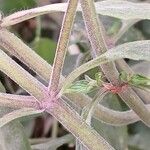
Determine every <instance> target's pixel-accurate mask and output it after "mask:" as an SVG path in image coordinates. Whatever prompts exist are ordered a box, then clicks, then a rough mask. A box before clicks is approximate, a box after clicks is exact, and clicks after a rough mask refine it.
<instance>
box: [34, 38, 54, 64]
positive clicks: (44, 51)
mask: <svg viewBox="0 0 150 150" xmlns="http://www.w3.org/2000/svg"><path fill="white" fill-rule="evenodd" d="M31 46H32V48H33V49H34V50H35V52H36V53H37V54H39V55H40V56H41V57H42V58H43V59H45V60H46V61H47V62H48V63H50V64H52V63H53V60H54V56H55V49H56V43H55V42H54V41H52V40H50V39H48V38H40V39H39V40H35V41H34V42H33V43H31Z"/></svg>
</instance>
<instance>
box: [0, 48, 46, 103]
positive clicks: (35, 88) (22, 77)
mask: <svg viewBox="0 0 150 150" xmlns="http://www.w3.org/2000/svg"><path fill="white" fill-rule="evenodd" d="M0 58H1V59H0V70H1V71H2V72H4V73H5V74H6V75H8V76H9V77H10V78H11V79H12V80H14V81H15V82H16V83H17V84H19V85H20V86H21V87H22V88H23V89H25V90H26V91H27V92H29V93H32V95H33V96H34V97H36V98H37V100H39V101H41V100H44V99H47V89H46V87H45V86H44V85H43V84H42V83H40V82H39V81H38V80H36V79H35V78H34V77H33V76H32V75H30V74H29V73H28V72H27V71H25V70H24V69H23V68H22V67H20V66H19V65H18V64H17V63H16V62H15V61H14V60H12V59H11V58H10V57H9V56H8V55H7V54H5V53H4V52H3V51H1V50H0Z"/></svg>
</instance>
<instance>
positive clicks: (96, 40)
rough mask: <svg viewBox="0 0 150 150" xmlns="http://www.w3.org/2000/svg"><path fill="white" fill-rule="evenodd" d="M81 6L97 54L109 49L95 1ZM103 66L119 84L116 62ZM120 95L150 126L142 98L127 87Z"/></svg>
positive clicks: (91, 0) (106, 73)
mask: <svg viewBox="0 0 150 150" xmlns="http://www.w3.org/2000/svg"><path fill="white" fill-rule="evenodd" d="M81 8H82V12H83V16H84V21H85V24H86V28H87V31H88V34H89V39H90V42H91V45H92V49H93V51H94V52H95V54H96V55H99V54H102V53H103V52H105V51H107V47H106V44H105V41H104V38H103V29H104V28H103V25H102V23H101V21H100V20H98V18H97V14H96V9H95V6H94V1H93V0H81ZM101 45H102V46H101ZM101 67H102V70H103V72H104V74H105V76H106V77H107V79H108V80H109V81H110V82H112V84H114V85H118V84H119V80H118V71H117V69H116V67H115V65H114V63H107V64H105V65H101ZM119 96H120V97H121V98H122V100H123V101H124V102H125V103H126V104H127V105H128V106H129V107H130V108H131V109H133V110H134V111H135V112H136V113H137V114H138V115H139V116H140V118H141V119H142V121H143V122H144V123H145V124H147V125H148V126H150V118H149V115H150V112H149V111H148V110H147V109H146V107H145V106H144V103H143V102H142V100H141V99H140V98H139V97H138V96H137V95H136V93H135V92H134V91H133V90H132V89H131V88H127V90H125V91H124V92H121V93H119ZM131 99H132V100H131Z"/></svg>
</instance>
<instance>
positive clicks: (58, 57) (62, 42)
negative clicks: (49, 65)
mask: <svg viewBox="0 0 150 150" xmlns="http://www.w3.org/2000/svg"><path fill="white" fill-rule="evenodd" d="M77 4H78V0H68V8H67V11H66V12H65V15H64V20H63V23H62V28H61V31H60V36H59V40H58V44H57V49H56V54H55V59H54V64H53V69H52V74H51V78H50V82H49V86H48V90H49V93H51V92H52V93H53V92H55V91H57V90H58V86H59V80H60V75H61V71H62V67H63V63H64V59H65V54H66V51H67V48H68V43H69V38H70V34H71V30H72V26H73V22H74V18H75V14H76V9H77Z"/></svg>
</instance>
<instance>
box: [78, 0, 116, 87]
mask: <svg viewBox="0 0 150 150" xmlns="http://www.w3.org/2000/svg"><path fill="white" fill-rule="evenodd" d="M81 8H82V13H83V18H84V22H85V26H86V30H87V33H88V37H89V39H90V43H91V46H92V50H93V52H94V54H95V56H97V55H100V54H102V53H104V52H106V51H107V49H108V48H107V45H106V43H105V41H104V37H103V35H102V34H101V33H102V32H103V30H104V27H103V24H102V23H101V22H100V21H99V19H98V16H97V14H96V9H95V6H94V1H93V0H81ZM100 66H101V68H102V71H103V72H104V74H105V76H106V77H107V78H108V79H109V80H111V81H113V83H114V84H115V85H117V84H119V82H118V76H119V74H118V72H117V69H116V68H115V65H114V63H106V64H104V65H100ZM110 70H111V74H110Z"/></svg>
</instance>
